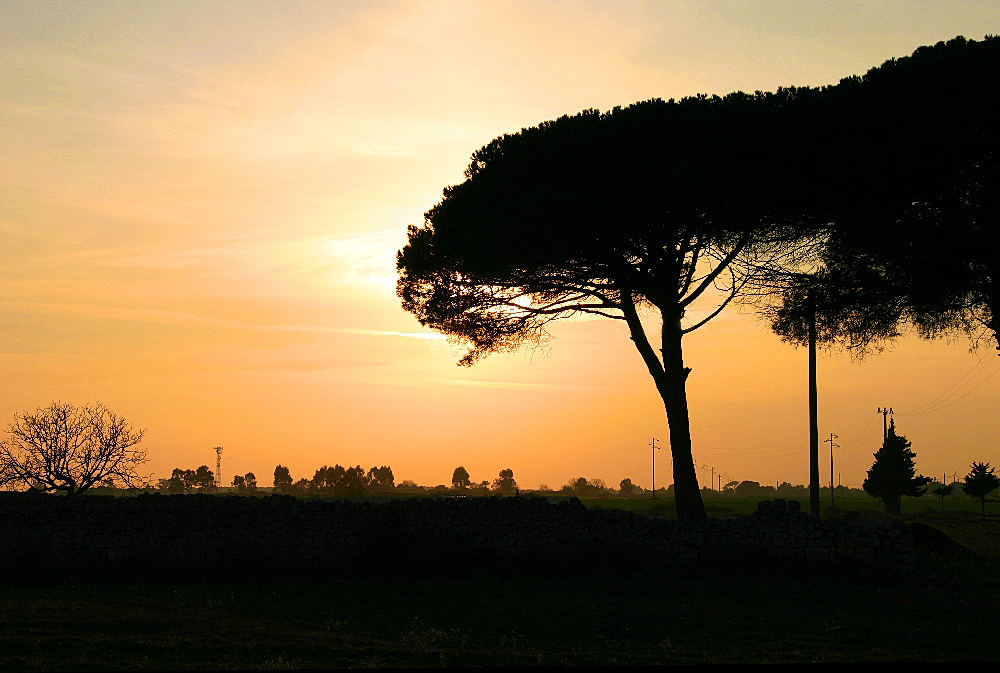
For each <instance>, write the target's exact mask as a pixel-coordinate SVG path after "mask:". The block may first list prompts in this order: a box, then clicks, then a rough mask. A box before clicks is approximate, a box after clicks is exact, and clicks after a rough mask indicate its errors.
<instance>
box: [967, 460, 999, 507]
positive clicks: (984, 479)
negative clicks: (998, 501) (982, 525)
mask: <svg viewBox="0 0 1000 673" xmlns="http://www.w3.org/2000/svg"><path fill="white" fill-rule="evenodd" d="M997 487H1000V478H998V477H997V475H996V472H995V470H994V468H992V467H990V464H989V463H977V462H975V461H973V463H972V469H971V470H969V473H968V474H967V475H965V482H964V483H963V484H962V490H963V491H965V492H966V493H968V494H969V495H971V496H972V497H973V498H979V504H980V505H981V506H982V510H983V518H986V496H987V495H989V493H990V492H991V491H994V490H996V489H997Z"/></svg>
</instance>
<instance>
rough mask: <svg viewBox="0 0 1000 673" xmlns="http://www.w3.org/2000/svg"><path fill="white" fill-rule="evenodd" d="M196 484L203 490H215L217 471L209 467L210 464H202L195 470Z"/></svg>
mask: <svg viewBox="0 0 1000 673" xmlns="http://www.w3.org/2000/svg"><path fill="white" fill-rule="evenodd" d="M194 484H195V486H196V487H197V488H198V489H199V490H202V491H214V490H215V473H213V472H212V471H211V470H210V469H208V465H201V466H199V467H198V469H197V470H195V472H194Z"/></svg>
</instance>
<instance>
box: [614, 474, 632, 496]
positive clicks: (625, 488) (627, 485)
mask: <svg viewBox="0 0 1000 673" xmlns="http://www.w3.org/2000/svg"><path fill="white" fill-rule="evenodd" d="M635 490H636V489H635V484H633V483H632V480H631V479H629V478H628V477H625V478H624V479H622V480H621V482H620V483H619V484H618V492H619V493H621V494H622V495H632V494H633V493H634V492H635Z"/></svg>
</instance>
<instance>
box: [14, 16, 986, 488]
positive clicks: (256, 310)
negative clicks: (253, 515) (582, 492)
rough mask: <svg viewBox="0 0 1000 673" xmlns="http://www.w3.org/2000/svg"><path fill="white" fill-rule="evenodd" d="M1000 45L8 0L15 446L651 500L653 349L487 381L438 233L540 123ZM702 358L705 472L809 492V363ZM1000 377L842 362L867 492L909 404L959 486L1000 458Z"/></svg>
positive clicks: (728, 324) (829, 374)
mask: <svg viewBox="0 0 1000 673" xmlns="http://www.w3.org/2000/svg"><path fill="white" fill-rule="evenodd" d="M206 5H207V6H206ZM998 29H1000V6H998V5H997V4H996V3H986V2H981V3H977V2H968V3H962V2H953V3H946V4H943V3H938V2H880V3H869V2H803V1H796V2H791V1H789V2H648V3H643V2H628V3H622V2H547V3H534V2H490V3H479V2H425V3H421V2H399V3H391V2H390V3H361V2H358V3H349V2H316V3H305V2H268V3H265V2H256V3H255V2H244V1H241V2H216V3H203V2H171V3H154V2H135V3H111V2H108V3H101V2H88V3H84V2H80V3H64V2H54V3H45V2H20V3H19V2H4V3H0V45H2V46H0V56H2V60H0V63H2V66H0V268H2V269H3V272H2V273H0V381H2V382H3V383H2V385H0V425H3V426H5V425H6V424H7V423H8V422H9V420H10V419H11V418H12V416H13V414H14V413H15V412H16V411H19V410H24V409H30V408H34V407H37V406H41V405H46V404H48V403H49V402H50V401H52V400H55V399H61V400H65V401H73V402H77V403H86V402H89V401H96V400H100V401H103V402H105V403H106V404H108V405H109V406H110V407H112V408H114V409H116V410H119V411H120V412H122V413H124V414H125V415H126V416H127V417H129V418H130V419H133V420H134V422H135V423H136V424H137V425H140V426H143V427H146V428H148V435H147V440H146V442H145V444H146V446H147V447H148V449H149V453H150V458H151V463H150V469H151V470H153V471H154V472H156V473H157V474H158V475H159V476H163V475H164V474H167V473H169V471H170V469H172V468H173V467H178V466H179V467H187V468H194V467H197V466H198V465H201V464H209V465H213V464H214V463H213V461H214V453H213V452H212V450H211V447H213V446H215V445H219V444H221V445H223V446H224V447H226V448H225V452H224V463H223V476H224V478H225V480H226V481H227V482H228V481H229V479H230V478H231V476H232V475H233V473H234V472H239V473H243V472H246V471H251V470H252V471H254V472H255V473H256V474H257V475H258V477H260V478H261V481H262V482H267V483H269V482H270V477H271V473H272V471H273V468H274V465H275V464H276V463H279V462H280V463H282V464H287V465H289V466H290V467H291V471H292V474H293V476H295V477H296V478H298V477H300V476H311V475H312V472H313V470H314V469H315V468H316V467H318V466H320V465H322V464H333V463H336V462H339V463H341V464H349V463H350V464H357V463H361V464H363V465H364V466H365V467H368V466H371V465H373V464H378V465H381V464H388V465H391V466H392V467H393V470H394V472H395V475H396V478H397V481H399V480H402V479H414V480H416V481H418V482H421V483H431V484H436V483H445V482H447V481H448V480H449V478H450V476H451V472H452V470H453V469H454V467H455V466H456V465H458V464H464V465H465V466H466V467H467V468H468V469H469V472H470V473H471V475H472V478H473V479H476V480H481V479H492V478H494V477H496V476H497V473H498V472H499V470H500V469H503V468H506V467H511V468H513V469H514V473H515V477H516V478H517V479H518V481H519V482H520V483H521V484H522V485H524V486H527V487H535V486H537V485H538V484H539V483H547V484H549V485H550V486H558V485H561V484H562V483H565V482H566V481H567V480H569V479H570V478H571V477H575V476H580V475H584V476H588V477H601V478H603V479H605V480H606V481H608V482H609V483H614V484H617V483H618V481H619V480H620V479H621V478H622V477H625V476H628V477H630V478H632V480H633V481H635V482H636V483H640V484H643V485H646V486H648V485H649V449H648V446H647V444H648V442H649V438H650V437H651V436H653V435H656V436H658V437H661V438H665V437H666V433H665V428H664V425H665V420H664V416H663V410H662V406H661V405H660V403H659V400H658V397H657V396H656V393H655V390H654V389H653V386H652V383H651V381H650V380H649V379H648V375H647V374H646V373H645V371H644V368H643V366H642V363H641V361H640V359H639V357H638V355H637V354H636V353H635V352H634V350H632V347H631V344H630V342H628V340H627V338H626V336H625V334H624V332H623V328H622V327H621V326H620V325H618V324H616V323H611V322H607V321H576V322H571V323H567V324H563V325H558V326H557V327H556V328H555V329H554V334H555V336H556V339H555V341H554V342H553V344H552V347H551V350H550V352H548V353H535V354H531V353H522V354H517V355H512V356H496V357H493V358H491V359H489V360H487V361H485V362H483V363H481V364H480V365H477V366H476V367H475V368H473V369H460V368H458V367H456V366H455V361H456V360H457V355H456V353H455V352H454V351H453V350H452V349H451V348H450V347H449V346H448V345H447V344H446V343H445V342H443V341H442V340H440V339H436V338H435V335H433V334H432V333H430V332H427V331H424V330H422V329H421V328H420V326H419V325H418V324H417V322H416V321H415V320H414V319H413V318H412V316H409V315H407V314H406V313H404V312H403V311H402V310H401V309H400V308H399V305H398V301H397V300H396V298H395V295H394V291H393V286H394V279H395V275H394V274H395V270H394V253H395V251H396V250H397V249H398V248H399V247H400V246H401V245H402V244H403V243H404V241H405V229H406V225H407V224H414V223H419V222H420V221H421V219H422V213H423V212H424V211H425V210H427V209H428V208H429V207H430V206H432V205H433V204H434V203H435V202H436V201H437V200H438V199H439V198H440V194H441V189H442V188H443V187H444V186H446V185H449V184H452V183H455V182H457V181H459V180H460V179H461V172H462V170H463V169H464V167H465V165H466V163H467V161H468V157H469V155H470V154H471V152H472V151H474V150H475V149H477V148H478V147H480V146H481V145H483V144H485V143H486V142H488V141H489V140H491V139H492V138H494V137H495V136H497V135H500V134H502V133H504V132H507V131H512V130H516V129H518V128H520V127H522V126H526V125H533V124H536V123H538V122H540V121H543V120H546V119H551V118H555V117H557V116H559V115H562V114H568V113H574V112H576V111H579V110H580V109H584V108H588V107H597V108H601V109H606V108H609V107H611V106H614V105H625V104H628V103H631V102H633V101H636V100H642V99H648V98H651V97H662V98H667V97H680V96H684V95H689V94H694V93H697V92H707V93H726V92H729V91H732V90H737V89H742V90H756V89H761V90H765V89H774V88H776V87H777V86H779V85H790V84H794V85H818V84H824V83H832V82H835V81H837V80H838V79H839V78H840V77H842V76H846V75H849V74H853V73H860V72H864V71H865V70H866V69H868V68H869V67H872V66H874V65H877V64H879V63H881V62H882V61H884V60H885V59H887V58H890V57H894V56H903V55H906V54H909V53H911V52H912V51H913V50H914V49H915V48H916V47H918V46H920V45H923V44H931V43H934V42H936V41H938V40H943V39H948V38H951V37H954V36H955V35H958V34H963V35H965V36H966V37H969V38H973V39H981V38H982V37H983V35H985V34H987V33H997V32H998ZM685 348H686V358H687V361H688V364H689V365H690V366H691V367H693V369H694V373H693V374H692V376H691V378H690V380H689V386H690V397H691V399H690V405H691V413H692V431H693V436H694V455H695V460H696V462H697V463H698V464H699V467H701V466H706V467H709V466H715V467H716V469H717V470H719V471H721V472H723V473H725V474H727V475H728V476H730V477H732V478H733V479H756V480H758V481H762V482H765V483H767V482H773V481H774V480H788V481H792V482H795V483H802V482H805V481H806V479H807V477H806V474H807V460H806V454H805V445H806V442H807V429H806V404H805V353H804V351H801V350H795V349H793V348H790V347H788V346H785V345H783V344H781V343H780V342H779V341H778V340H777V339H776V338H775V337H773V336H770V335H769V334H768V333H767V331H766V329H765V328H764V327H763V326H762V325H760V324H759V323H758V322H756V321H755V320H754V319H753V317H752V316H749V315H739V314H738V312H737V311H730V312H729V313H727V314H724V315H723V316H722V317H720V318H719V319H717V320H716V321H714V322H713V323H712V324H711V325H709V326H708V327H706V328H704V329H703V330H699V331H698V332H696V333H695V334H693V335H692V336H691V337H689V338H688V339H687V340H686V343H685ZM979 358H981V359H979ZM998 360H1000V359H998V358H996V357H995V354H994V352H993V351H992V349H989V348H987V349H986V350H984V351H983V352H982V353H981V354H980V355H979V356H976V355H971V354H970V353H969V352H968V348H967V344H966V342H964V341H961V340H959V341H956V342H954V343H951V344H948V343H944V342H941V343H932V344H928V343H921V342H917V341H916V340H915V339H909V340H905V341H904V342H901V343H900V345H899V346H898V347H897V348H895V349H894V350H893V351H892V352H890V353H888V354H885V355H882V356H880V357H873V358H871V359H869V360H867V361H865V362H864V363H861V364H858V363H853V362H851V361H850V359H849V358H848V357H847V356H844V355H839V354H830V355H827V356H825V357H823V358H822V359H821V361H820V385H821V397H820V414H821V417H820V433H821V435H826V434H827V433H829V432H836V433H838V434H839V435H840V439H839V440H838V442H839V443H840V444H841V445H842V447H843V448H842V449H841V450H840V458H838V464H839V465H840V468H838V469H839V470H840V471H841V472H842V475H843V476H842V480H843V482H844V483H847V484H854V485H856V484H859V483H860V482H861V480H862V479H863V478H864V470H865V469H866V468H867V467H868V466H869V465H870V462H871V453H872V451H874V450H875V448H876V445H877V444H878V440H879V437H880V432H881V418H880V417H879V416H877V415H876V413H875V409H876V407H877V406H879V405H890V406H893V407H894V408H895V409H896V410H898V411H900V412H901V413H900V414H899V415H898V416H897V422H898V425H899V429H900V432H902V433H903V434H906V435H908V436H909V437H910V439H911V440H912V441H913V448H914V450H915V451H916V452H917V461H918V466H919V467H920V469H921V470H923V471H924V472H925V473H926V474H932V475H940V474H941V473H942V472H944V471H947V472H948V473H949V474H950V473H951V472H953V471H958V472H960V473H962V472H964V471H966V470H967V467H968V464H969V462H970V461H971V460H973V459H976V460H991V461H992V462H994V463H995V462H998V461H1000V456H998V455H997V442H996V440H995V438H996V437H997V436H998V435H1000V421H998V420H997V418H996V416H995V414H993V413H992V405H991V404H990V403H991V401H993V400H996V399H997V394H998V393H1000V376H993V374H995V373H996V371H997V370H998V368H1000V362H998ZM938 398H940V399H938ZM932 403H936V404H937V405H938V406H934V404H932ZM925 407H926V408H929V409H928V410H927V411H923V412H922V413H919V414H914V415H905V414H904V413H903V412H905V411H907V410H909V411H921V410H922V409H924V408H925ZM825 460H826V459H824V461H825ZM821 462H822V461H821ZM822 464H823V465H824V466H825V465H826V463H825V462H823V463H822ZM826 469H827V468H826V467H824V468H823V472H822V473H823V475H824V476H823V479H824V480H826V479H827V476H826ZM657 474H658V482H660V483H661V484H662V483H666V481H667V480H669V476H668V475H669V460H668V458H667V456H666V454H662V456H661V458H660V459H659V462H658V468H657ZM699 476H701V475H699Z"/></svg>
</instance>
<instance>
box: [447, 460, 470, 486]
mask: <svg viewBox="0 0 1000 673" xmlns="http://www.w3.org/2000/svg"><path fill="white" fill-rule="evenodd" d="M451 486H452V488H469V487H470V486H472V481H471V480H470V479H469V471H468V470H466V469H465V468H464V467H462V466H461V465H459V466H458V467H456V468H455V471H454V472H452V474H451Z"/></svg>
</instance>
